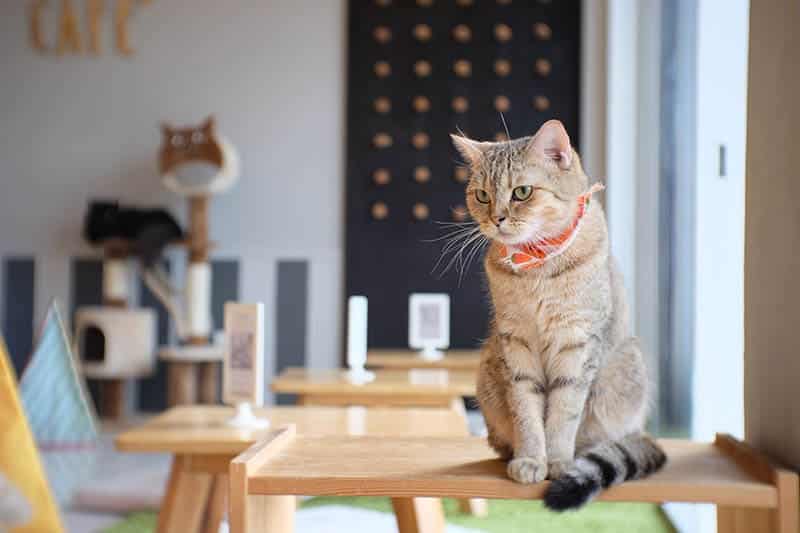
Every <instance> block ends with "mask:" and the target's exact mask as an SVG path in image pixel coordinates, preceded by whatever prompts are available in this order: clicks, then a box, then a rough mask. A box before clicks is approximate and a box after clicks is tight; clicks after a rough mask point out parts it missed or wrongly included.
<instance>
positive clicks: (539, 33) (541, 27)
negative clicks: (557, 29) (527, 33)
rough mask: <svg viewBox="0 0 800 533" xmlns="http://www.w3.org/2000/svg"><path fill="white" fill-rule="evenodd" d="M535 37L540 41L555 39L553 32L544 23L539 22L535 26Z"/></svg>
mask: <svg viewBox="0 0 800 533" xmlns="http://www.w3.org/2000/svg"><path fill="white" fill-rule="evenodd" d="M533 36H534V37H536V38H537V39H539V40H540V41H549V40H550V39H551V38H552V37H553V30H552V29H550V26H549V25H547V24H545V23H544V22H537V23H536V24H534V25H533Z"/></svg>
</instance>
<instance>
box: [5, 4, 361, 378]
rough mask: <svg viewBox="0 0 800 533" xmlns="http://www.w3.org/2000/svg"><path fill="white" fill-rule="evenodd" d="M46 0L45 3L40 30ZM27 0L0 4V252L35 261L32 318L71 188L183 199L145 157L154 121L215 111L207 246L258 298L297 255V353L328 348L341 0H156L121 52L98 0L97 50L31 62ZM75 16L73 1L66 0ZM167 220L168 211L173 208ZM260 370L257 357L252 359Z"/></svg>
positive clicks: (58, 277)
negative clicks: (301, 306)
mask: <svg viewBox="0 0 800 533" xmlns="http://www.w3.org/2000/svg"><path fill="white" fill-rule="evenodd" d="M59 4H60V3H59V2H49V3H48V4H47V5H48V6H49V7H48V8H47V11H46V12H45V18H46V26H48V27H47V28H46V30H47V31H46V40H47V41H48V43H49V44H52V42H53V41H54V40H55V29H54V28H51V27H50V26H54V25H55V23H56V22H57V15H58V10H59ZM27 5H28V3H27V2H3V3H2V4H0V61H2V63H1V64H0V67H1V68H0V96H1V98H0V125H2V127H0V254H2V255H5V254H13V253H18V254H32V255H35V256H36V259H37V274H36V276H37V280H36V282H37V283H36V287H37V296H36V300H37V315H40V314H41V313H42V311H43V307H44V305H46V303H47V301H48V300H49V299H51V298H53V297H58V298H60V299H61V300H62V301H64V302H67V301H68V297H69V258H70V257H72V256H74V255H78V254H83V253H90V251H89V250H88V249H87V248H86V246H85V245H84V244H83V242H82V240H81V236H80V230H81V223H82V216H83V214H84V212H85V208H86V204H87V199H89V198H91V197H118V198H120V199H121V200H122V201H124V202H130V203H138V204H164V205H169V206H171V207H173V208H175V209H176V210H178V211H179V212H181V214H182V211H183V209H184V206H183V202H182V201H181V200H180V199H178V198H176V197H175V196H173V195H171V194H170V193H168V192H167V191H166V190H164V189H163V188H162V187H161V186H160V184H159V180H158V178H157V176H156V165H155V157H156V151H157V149H158V145H159V142H160V137H159V136H160V133H159V130H158V128H157V125H158V122H159V121H161V120H170V121H172V122H174V123H176V124H183V123H186V124H191V123H195V122H199V121H200V120H202V119H203V117H205V116H206V115H207V114H209V113H214V114H215V115H216V117H217V121H218V125H219V130H220V132H221V133H222V134H223V135H225V136H226V137H227V138H228V139H229V140H230V141H231V142H232V143H233V144H234V145H235V146H236V147H237V148H238V149H239V151H240V155H241V159H242V176H241V180H240V182H239V184H238V185H237V186H236V187H235V188H234V189H233V190H232V191H230V192H229V193H227V194H225V195H224V196H220V197H218V198H215V199H214V200H213V202H212V206H211V235H212V239H213V240H214V241H216V242H217V243H219V247H218V248H217V249H216V250H215V252H214V255H215V256H218V257H238V258H241V259H242V280H241V296H242V298H243V299H245V300H261V301H264V302H266V303H267V310H268V311H267V320H268V322H267V324H268V329H267V331H268V335H269V336H270V337H271V339H268V342H267V357H268V361H269V360H270V358H271V357H272V354H271V351H272V350H273V349H274V336H275V332H274V331H272V330H271V329H270V328H269V324H273V323H274V317H275V313H276V312H279V310H275V309H273V308H272V304H273V302H274V295H273V293H274V286H275V279H274V270H275V269H274V266H275V262H276V260H278V259H283V258H300V259H309V261H310V272H311V274H310V275H311V280H310V287H309V294H310V302H309V309H313V313H314V335H311V336H309V339H308V350H309V358H310V362H311V363H312V364H317V365H333V364H336V363H337V362H338V357H339V346H340V342H339V333H340V317H339V314H340V297H341V283H342V260H341V258H342V253H343V250H342V247H343V234H342V230H343V224H342V221H343V198H344V179H343V174H344V157H343V155H344V138H345V137H344V134H345V125H344V102H345V97H344V91H345V85H344V76H345V74H344V72H345V59H344V57H345V56H344V54H345V2H344V1H343V0H337V1H330V0H304V1H298V0H269V1H266V0H228V1H226V2H219V1H215V0H170V1H156V2H150V3H149V4H148V5H144V4H138V7H137V10H136V13H135V15H134V18H133V20H132V22H131V25H130V32H131V42H132V44H133V46H134V48H135V49H136V53H135V55H134V56H133V57H132V58H129V59H126V58H122V57H119V56H118V55H116V54H114V53H113V49H112V48H113V47H112V44H113V42H112V35H111V24H110V23H109V21H110V19H111V16H112V13H113V2H108V5H107V9H106V15H105V18H104V22H105V23H106V24H105V26H104V29H105V31H106V35H104V37H105V39H104V43H103V45H104V53H103V54H102V56H100V57H90V56H80V57H72V56H70V57H62V58H56V57H53V56H49V57H43V56H41V55H38V54H37V53H35V52H34V51H33V50H32V49H31V48H30V46H29V43H28V36H27V25H28V20H27V15H26V6H27ZM73 5H75V6H76V7H77V8H78V10H79V13H80V14H81V15H82V14H83V12H84V5H83V1H75V2H73ZM181 216H183V215H181ZM267 367H268V368H271V365H270V364H268V365H267Z"/></svg>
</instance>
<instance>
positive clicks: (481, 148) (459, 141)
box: [450, 133, 491, 165]
mask: <svg viewBox="0 0 800 533" xmlns="http://www.w3.org/2000/svg"><path fill="white" fill-rule="evenodd" d="M450 138H451V139H452V140H453V146H455V147H456V149H457V150H458V152H459V153H460V154H461V157H463V158H464V159H465V160H466V162H467V163H469V164H471V165H474V164H475V163H477V162H478V161H480V159H481V158H482V157H483V153H484V152H485V151H486V149H487V148H488V147H489V145H490V144H491V143H487V142H479V141H473V140H472V139H469V138H467V137H465V136H463V135H453V134H452V133H451V134H450Z"/></svg>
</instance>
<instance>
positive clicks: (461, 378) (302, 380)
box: [272, 368, 475, 413]
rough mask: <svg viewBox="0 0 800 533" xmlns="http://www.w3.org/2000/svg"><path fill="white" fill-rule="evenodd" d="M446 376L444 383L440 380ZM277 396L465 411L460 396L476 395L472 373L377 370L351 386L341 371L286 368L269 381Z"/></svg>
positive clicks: (309, 402) (327, 402)
mask: <svg viewBox="0 0 800 533" xmlns="http://www.w3.org/2000/svg"><path fill="white" fill-rule="evenodd" d="M442 376H445V377H446V382H444V381H440V380H439V378H440V377H442ZM272 390H273V391H274V392H278V393H287V394H296V395H297V401H298V403H299V404H300V405H366V406H392V407H449V408H451V409H454V410H456V411H458V412H460V413H463V412H464V402H463V400H462V397H464V396H475V374H474V373H473V372H462V371H445V370H433V369H428V370H376V371H375V380H374V381H372V382H369V383H365V384H356V383H352V382H350V381H349V380H348V378H347V372H346V371H344V370H319V369H305V368H287V369H286V370H284V371H283V372H282V373H281V374H280V375H279V376H278V377H277V378H275V380H274V381H273V382H272Z"/></svg>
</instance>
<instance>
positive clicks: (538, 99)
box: [533, 95, 550, 111]
mask: <svg viewBox="0 0 800 533" xmlns="http://www.w3.org/2000/svg"><path fill="white" fill-rule="evenodd" d="M533 108H534V109H535V110H536V111H547V110H548V109H550V99H549V98H548V97H546V96H542V95H539V96H535V97H534V98H533Z"/></svg>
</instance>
